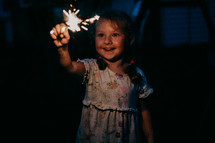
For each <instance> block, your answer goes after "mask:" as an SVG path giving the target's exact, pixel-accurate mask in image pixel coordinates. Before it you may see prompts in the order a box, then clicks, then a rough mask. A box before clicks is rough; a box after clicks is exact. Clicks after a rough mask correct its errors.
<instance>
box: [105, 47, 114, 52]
mask: <svg viewBox="0 0 215 143" xmlns="http://www.w3.org/2000/svg"><path fill="white" fill-rule="evenodd" d="M114 49H115V48H103V50H104V51H107V52H109V51H113V50H114Z"/></svg>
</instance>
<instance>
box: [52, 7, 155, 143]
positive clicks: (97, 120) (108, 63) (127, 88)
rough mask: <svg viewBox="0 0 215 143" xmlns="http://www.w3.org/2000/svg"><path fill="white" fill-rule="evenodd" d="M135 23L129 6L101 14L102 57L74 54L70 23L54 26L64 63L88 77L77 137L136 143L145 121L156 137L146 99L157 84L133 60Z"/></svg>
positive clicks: (85, 141) (86, 141)
mask: <svg viewBox="0 0 215 143" xmlns="http://www.w3.org/2000/svg"><path fill="white" fill-rule="evenodd" d="M133 26H134V25H133V22H132V20H131V18H130V17H129V16H128V15H127V14H126V13H124V12H120V11H108V12H105V13H103V14H101V15H100V19H99V20H98V21H97V22H96V23H95V32H94V33H93V36H94V38H95V41H94V42H95V48H96V51H97V53H98V59H82V60H78V61H73V60H72V59H71V57H70V55H69V52H68V42H69V40H70V35H69V32H68V30H65V27H66V26H65V25H64V24H57V25H56V26H55V27H54V28H53V29H52V32H51V37H52V38H53V40H54V43H55V45H56V46H57V47H58V52H59V55H60V63H61V65H62V66H63V67H65V68H66V69H67V71H68V72H70V73H73V74H77V75H82V76H83V77H84V81H85V83H86V94H85V97H84V99H83V109H82V116H81V121H80V125H79V129H78V132H77V139H76V143H137V142H140V138H141V134H140V133H141V132H140V131H139V129H140V126H142V127H143V131H144V133H145V136H146V139H147V141H148V143H153V131H152V126H151V121H150V115H149V112H148V110H147V109H146V108H145V106H144V104H143V98H146V97H147V96H148V95H149V94H151V93H152V92H153V89H152V88H150V86H149V85H148V84H147V81H146V77H145V75H144V73H143V72H142V70H141V69H140V68H138V67H136V66H135V65H134V62H133V60H132V59H133V45H134V40H135V32H134V29H133V28H134V27H133ZM138 105H141V106H138ZM138 107H141V108H138ZM139 113H140V114H139ZM139 115H141V117H142V120H140V118H139ZM139 121H142V123H141V124H140V123H139Z"/></svg>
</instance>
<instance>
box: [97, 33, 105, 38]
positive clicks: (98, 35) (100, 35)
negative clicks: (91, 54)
mask: <svg viewBox="0 0 215 143" xmlns="http://www.w3.org/2000/svg"><path fill="white" fill-rule="evenodd" d="M96 36H97V37H103V36H104V34H103V33H98V34H97V35H96Z"/></svg>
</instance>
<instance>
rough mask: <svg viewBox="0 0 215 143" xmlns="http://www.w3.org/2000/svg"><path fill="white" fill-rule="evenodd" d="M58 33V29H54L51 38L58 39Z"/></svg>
mask: <svg viewBox="0 0 215 143" xmlns="http://www.w3.org/2000/svg"><path fill="white" fill-rule="evenodd" d="M56 33H57V32H56V29H55V28H53V29H52V30H51V31H50V35H51V37H52V38H53V39H57V34H56Z"/></svg>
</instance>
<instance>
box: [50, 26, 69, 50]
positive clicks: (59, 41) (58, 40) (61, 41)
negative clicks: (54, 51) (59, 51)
mask: <svg viewBox="0 0 215 143" xmlns="http://www.w3.org/2000/svg"><path fill="white" fill-rule="evenodd" d="M50 35H51V37H52V39H53V40H54V44H55V45H56V46H57V47H59V48H61V47H67V46H68V43H69V40H70V35H69V32H68V28H67V26H66V25H65V24H64V23H61V24H57V25H56V26H55V27H53V29H52V30H51V31H50Z"/></svg>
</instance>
